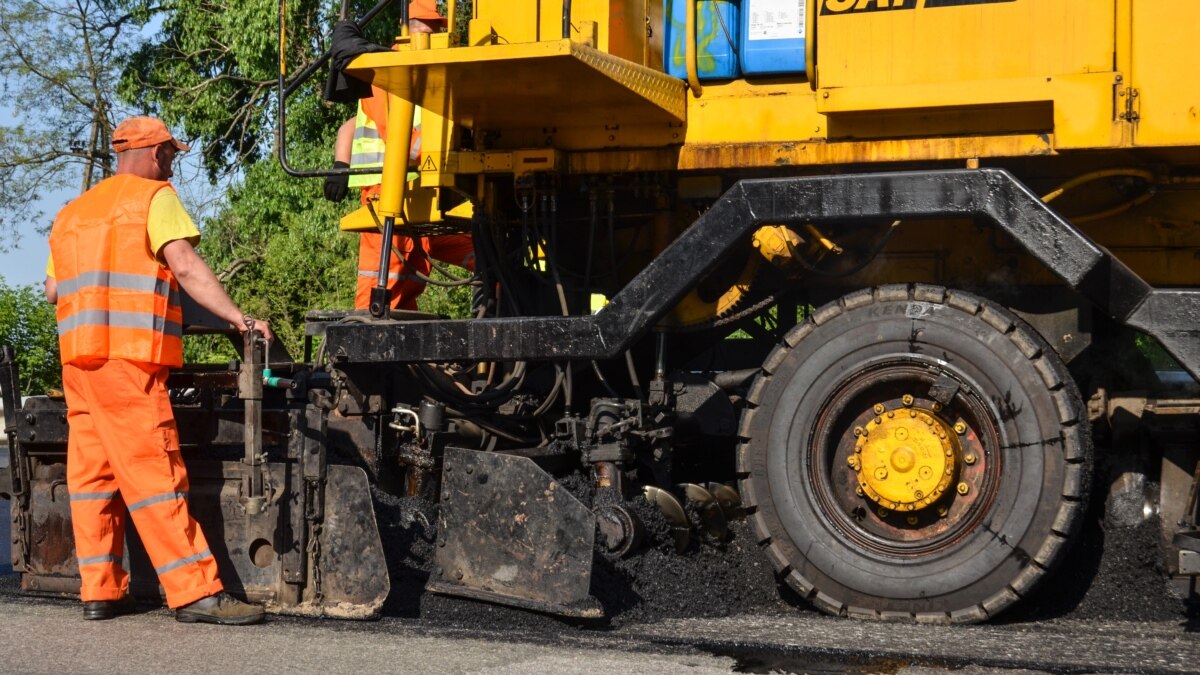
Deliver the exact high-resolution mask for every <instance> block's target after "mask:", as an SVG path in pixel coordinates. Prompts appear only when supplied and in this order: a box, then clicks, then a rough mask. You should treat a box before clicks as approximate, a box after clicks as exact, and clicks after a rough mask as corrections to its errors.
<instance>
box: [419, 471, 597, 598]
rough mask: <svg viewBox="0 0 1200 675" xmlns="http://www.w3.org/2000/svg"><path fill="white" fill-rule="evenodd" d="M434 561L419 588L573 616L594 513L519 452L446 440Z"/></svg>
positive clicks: (587, 574) (581, 594)
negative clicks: (451, 444)
mask: <svg viewBox="0 0 1200 675" xmlns="http://www.w3.org/2000/svg"><path fill="white" fill-rule="evenodd" d="M439 514H440V515H439V522H438V533H439V534H438V548H437V554H436V557H435V562H436V564H437V568H436V569H435V570H434V573H433V575H432V576H431V577H430V581H429V583H428V584H427V585H426V587H425V588H426V590H429V591H433V592H436V593H444V594H447V595H456V596H461V597H465V598H471V599H475V600H484V601H487V602H494V603H498V604H503V605H511V606H514V607H520V608H522V609H530V610H534V611H538V612H546V613H548V614H558V615H561V616H569V617H576V618H599V617H601V616H603V615H604V612H603V610H602V609H601V607H600V603H599V602H597V601H596V599H595V598H593V597H592V596H590V595H588V588H589V586H590V583H591V576H592V546H593V543H594V539H595V532H596V519H595V517H594V516H593V515H592V512H591V510H589V509H588V508H587V507H586V506H584V505H583V504H582V503H581V502H580V501H579V500H578V499H576V498H575V496H574V495H572V494H571V493H569V492H568V491H567V490H566V489H565V488H563V486H562V485H560V484H559V483H558V481H556V480H554V478H552V477H551V476H550V475H549V474H547V473H546V472H545V471H542V469H541V468H539V467H538V466H537V464H535V463H534V462H533V461H532V460H530V459H529V458H527V457H517V456H513V455H504V454H499V453H492V452H479V451H475V450H464V449H461V448H448V449H447V450H446V455H445V461H444V465H443V469H442V494H441V504H440V507H439Z"/></svg>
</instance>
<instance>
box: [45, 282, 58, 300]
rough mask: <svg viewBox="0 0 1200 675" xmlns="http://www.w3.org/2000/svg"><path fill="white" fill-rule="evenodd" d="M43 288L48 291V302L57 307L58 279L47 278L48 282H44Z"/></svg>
mask: <svg viewBox="0 0 1200 675" xmlns="http://www.w3.org/2000/svg"><path fill="white" fill-rule="evenodd" d="M42 286H43V287H45V289H46V302H49V303H50V304H52V305H57V304H58V279H55V278H54V277H51V276H47V277H46V280H45V281H43V282H42Z"/></svg>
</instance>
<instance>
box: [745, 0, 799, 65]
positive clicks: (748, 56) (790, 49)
mask: <svg viewBox="0 0 1200 675" xmlns="http://www.w3.org/2000/svg"><path fill="white" fill-rule="evenodd" d="M806 9H807V2H806V0H742V30H741V35H740V42H739V47H738V51H739V52H740V56H741V67H742V74H744V75H751V76H752V75H786V74H794V73H803V72H805V68H806V64H805V63H804V40H805V37H806V35H805V29H806V26H807V23H806V20H807V16H806V15H805V12H806Z"/></svg>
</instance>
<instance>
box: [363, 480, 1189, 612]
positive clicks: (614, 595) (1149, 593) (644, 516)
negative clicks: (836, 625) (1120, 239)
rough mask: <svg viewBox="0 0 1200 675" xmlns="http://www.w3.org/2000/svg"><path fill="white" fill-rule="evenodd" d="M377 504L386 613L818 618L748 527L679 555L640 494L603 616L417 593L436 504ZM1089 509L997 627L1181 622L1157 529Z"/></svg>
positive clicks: (599, 579) (609, 567)
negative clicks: (636, 529) (634, 536)
mask: <svg viewBox="0 0 1200 675" xmlns="http://www.w3.org/2000/svg"><path fill="white" fill-rule="evenodd" d="M564 485H565V486H566V487H567V488H568V489H569V490H571V491H572V492H577V493H579V492H580V491H583V487H584V486H585V485H586V484H585V483H584V482H582V481H579V480H578V479H577V478H572V479H569V480H565V481H564ZM580 496H585V495H582V494H581V495H580ZM375 498H376V507H377V515H378V518H379V525H380V532H381V535H382V538H383V541H384V548H385V553H386V555H387V559H388V566H389V570H388V571H389V573H390V575H391V579H392V593H391V596H390V597H389V599H388V602H387V604H386V605H385V608H384V611H385V614H386V615H388V616H395V617H404V618H413V619H420V620H421V621H422V622H428V623H433V624H446V625H457V626H468V627H489V626H491V627H496V626H504V627H511V628H516V629H521V628H525V629H529V630H534V631H536V630H547V629H553V630H559V629H561V628H562V627H563V626H564V625H570V624H581V625H584V626H586V627H591V628H601V629H603V628H605V627H616V626H622V625H626V624H631V623H644V622H653V621H656V620H660V619H667V618H703V617H722V616H733V615H738V614H758V615H762V614H781V613H795V612H815V611H816V610H814V609H812V608H811V607H810V606H809V605H808V604H807V603H805V602H804V601H802V600H800V599H799V598H798V597H797V596H796V595H795V594H794V593H792V592H791V591H790V589H788V588H787V587H786V585H785V584H783V583H782V581H781V580H780V579H778V578H777V575H776V574H775V572H774V569H773V568H772V566H771V564H770V562H769V561H768V560H767V557H766V555H765V554H764V553H763V552H762V551H761V550H760V549H759V547H758V545H757V544H756V543H755V541H754V534H753V531H752V529H751V527H750V525H749V523H748V522H746V521H737V520H735V521H732V522H730V527H729V534H728V536H727V537H726V538H725V539H724V540H721V541H717V540H714V539H713V538H712V537H710V536H709V535H707V534H704V533H703V532H702V531H700V530H699V529H694V530H693V532H692V537H691V541H690V542H689V544H688V546H687V548H686V549H685V550H684V551H683V552H678V551H676V547H675V543H674V540H673V538H672V537H671V533H670V527H669V525H668V524H667V523H666V521H665V520H664V519H663V517H662V515H661V514H660V513H659V512H658V510H657V508H655V507H653V506H651V505H650V504H649V503H647V502H646V500H645V499H643V498H642V497H640V496H638V497H635V498H633V499H632V500H630V501H629V502H627V503H626V504H627V506H628V507H629V508H631V509H632V510H633V511H634V512H635V513H636V515H637V516H638V517H639V518H640V519H641V520H642V522H643V524H644V525H645V529H646V537H645V542H644V544H643V546H642V548H641V549H640V550H638V551H636V552H635V553H633V554H632V555H630V556H629V557H626V558H616V557H612V556H609V555H607V554H604V553H599V552H598V553H597V554H596V555H595V558H594V562H593V574H592V588H591V593H592V595H593V596H594V597H596V598H597V599H598V600H599V601H600V603H601V605H602V606H603V607H604V610H605V614H606V618H605V619H603V620H599V621H590V622H588V621H584V622H581V621H579V620H567V619H559V618H555V617H551V616H546V615H540V614H537V613H534V612H526V611H521V610H517V609H512V608H508V607H502V606H497V605H491V604H487V603H481V602H475V601H471V600H465V599H460V598H454V597H448V596H442V595H437V594H433V593H428V592H425V591H424V586H425V583H426V582H427V581H428V579H429V575H430V573H431V570H432V569H433V552H434V547H435V546H436V535H437V533H436V529H437V507H436V506H435V505H434V504H431V503H429V502H427V501H424V500H421V499H417V498H395V497H392V496H390V495H386V494H384V493H382V492H380V493H377V494H376V495H375ZM585 503H587V502H586V501H585ZM1093 511H1094V512H1093V514H1092V515H1090V516H1089V518H1088V521H1087V523H1086V525H1085V528H1084V531H1083V533H1082V536H1081V537H1080V538H1079V543H1078V544H1077V545H1076V546H1075V547H1074V549H1073V550H1072V552H1071V553H1070V556H1069V558H1068V559H1067V560H1066V561H1065V564H1064V565H1063V566H1062V568H1061V569H1060V571H1059V572H1057V573H1056V574H1054V575H1052V576H1051V577H1049V578H1048V579H1047V580H1046V581H1045V582H1044V583H1043V584H1042V586H1041V587H1040V588H1039V590H1038V592H1037V593H1035V594H1034V595H1033V596H1031V597H1030V598H1028V599H1027V601H1026V602H1025V603H1023V604H1021V605H1018V606H1017V607H1015V608H1013V609H1011V610H1009V611H1008V612H1006V613H1005V614H1004V615H1002V616H1001V617H1000V620H1001V621H1003V622H1033V621H1045V620H1054V619H1058V618H1069V619H1105V620H1117V621H1165V620H1173V619H1183V618H1184V617H1185V615H1186V614H1185V607H1184V604H1183V602H1182V600H1181V599H1180V598H1179V597H1177V596H1176V595H1175V594H1173V593H1172V592H1171V591H1170V588H1169V584H1168V581H1167V570H1166V569H1165V567H1164V565H1163V560H1164V558H1163V551H1162V546H1161V543H1160V540H1159V526H1158V523H1157V521H1155V520H1150V521H1147V522H1145V523H1142V524H1141V525H1139V526H1136V527H1132V528H1129V527H1117V526H1112V525H1106V524H1105V523H1104V521H1103V518H1102V517H1101V516H1100V515H1097V514H1096V513H1095V510H1093ZM1099 511H1100V513H1102V509H1100V510H1099Z"/></svg>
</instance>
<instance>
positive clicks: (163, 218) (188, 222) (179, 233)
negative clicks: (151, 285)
mask: <svg viewBox="0 0 1200 675" xmlns="http://www.w3.org/2000/svg"><path fill="white" fill-rule="evenodd" d="M146 234H147V235H148V236H149V237H150V250H151V251H154V257H155V258H157V259H158V261H159V262H162V248H163V247H164V246H166V245H167V244H169V243H171V242H173V241H175V240H176V239H187V240H188V241H189V242H191V244H192V246H195V245H197V244H199V243H200V230H199V229H197V228H196V224H195V223H193V222H192V218H191V216H189V215H188V214H187V211H185V210H184V208H183V202H181V201H179V195H177V194H175V191H174V190H169V189H165V188H164V189H162V190H159V191H158V192H157V193H155V195H154V199H151V200H150V212H149V214H148V215H147V218H146Z"/></svg>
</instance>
